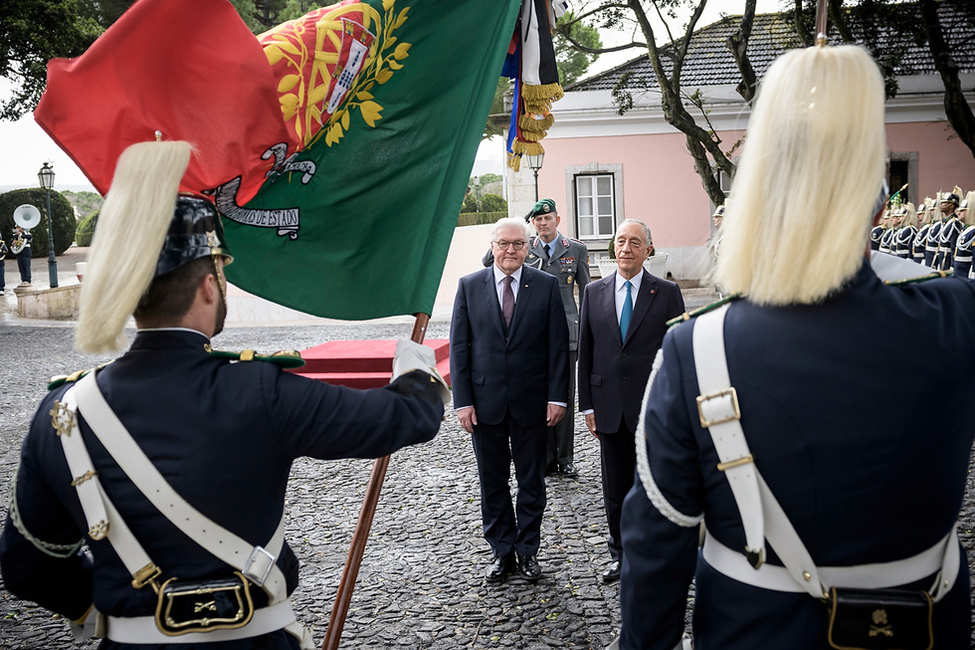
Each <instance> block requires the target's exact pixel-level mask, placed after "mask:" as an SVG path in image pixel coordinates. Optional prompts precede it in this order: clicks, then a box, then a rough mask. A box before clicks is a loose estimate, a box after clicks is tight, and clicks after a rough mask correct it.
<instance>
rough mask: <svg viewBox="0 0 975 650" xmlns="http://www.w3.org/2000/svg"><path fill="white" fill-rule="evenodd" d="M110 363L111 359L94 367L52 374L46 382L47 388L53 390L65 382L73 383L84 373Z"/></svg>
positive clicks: (99, 368)
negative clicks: (65, 373) (69, 372)
mask: <svg viewBox="0 0 975 650" xmlns="http://www.w3.org/2000/svg"><path fill="white" fill-rule="evenodd" d="M110 363H111V361H106V362H105V363H103V364H101V365H98V366H95V367H94V368H88V369H87V370H79V371H77V372H73V373H71V374H70V375H54V376H53V377H51V379H50V380H49V381H48V382H47V389H48V390H54V389H55V388H57V387H59V386H64V385H65V384H71V383H74V382H76V381H78V380H79V379H81V378H82V377H84V376H85V375H87V374H88V373H89V372H92V371H93V370H101V369H102V368H104V367H105V366H107V365H108V364H110Z"/></svg>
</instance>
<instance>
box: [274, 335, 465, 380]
mask: <svg viewBox="0 0 975 650" xmlns="http://www.w3.org/2000/svg"><path fill="white" fill-rule="evenodd" d="M423 345H425V346H427V347H429V348H433V351H434V355H435V356H436V359H437V370H439V371H440V374H441V375H442V376H443V378H444V379H445V380H446V381H447V384H450V342H449V341H447V339H429V340H427V341H424V342H423ZM395 352H396V341H395V340H389V341H329V342H328V343H322V344H321V345H316V346H315V347H313V348H308V349H307V350H303V351H302V352H301V356H302V358H303V359H304V360H305V365H304V366H303V367H301V368H296V369H295V370H292V371H291V372H294V373H295V374H298V375H301V376H303V377H309V378H311V379H318V380H320V381H324V382H325V383H328V384H332V385H335V386H348V387H350V388H378V387H380V386H385V385H386V384H388V383H389V379H390V377H392V375H393V353H395Z"/></svg>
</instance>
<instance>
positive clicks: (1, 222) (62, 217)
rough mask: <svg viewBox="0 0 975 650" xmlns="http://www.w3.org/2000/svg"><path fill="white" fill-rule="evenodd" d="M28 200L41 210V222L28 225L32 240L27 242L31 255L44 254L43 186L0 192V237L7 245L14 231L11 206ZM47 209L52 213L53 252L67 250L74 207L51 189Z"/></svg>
mask: <svg viewBox="0 0 975 650" xmlns="http://www.w3.org/2000/svg"><path fill="white" fill-rule="evenodd" d="M25 203H29V204H30V205H33V206H34V207H36V208H37V209H38V210H40V211H41V222H40V223H39V224H38V225H37V226H36V227H35V228H32V229H31V233H32V234H33V235H34V240H33V241H32V242H31V243H30V252H31V257H47V239H48V237H47V190H45V189H42V188H40V187H34V188H30V189H22V190H11V191H9V192H4V193H3V194H0V237H3V240H4V241H5V242H7V245H8V246H9V245H10V240H11V239H12V238H13V233H14V210H16V209H17V207H18V206H20V205H23V204H25ZM51 212H53V213H54V254H55V255H60V254H61V253H63V252H64V251H66V250H68V247H70V246H71V242H73V241H74V233H75V228H76V227H77V225H78V222H77V221H76V220H75V216H74V210H73V209H72V207H71V204H70V203H68V199H66V198H64V197H63V196H61V193H60V192H58V191H56V190H51Z"/></svg>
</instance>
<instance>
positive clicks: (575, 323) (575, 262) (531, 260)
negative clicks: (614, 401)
mask: <svg viewBox="0 0 975 650" xmlns="http://www.w3.org/2000/svg"><path fill="white" fill-rule="evenodd" d="M526 218H527V219H529V220H530V221H531V224H532V226H533V227H534V228H535V232H536V233H538V236H537V237H532V239H531V242H530V244H529V250H528V257H527V258H526V259H525V264H526V265H527V266H531V267H533V268H536V269H539V270H541V271H545V272H546V273H548V274H549V275H553V276H555V278H556V279H557V280H558V281H559V292H560V293H561V296H562V306H563V307H564V308H565V321H566V324H567V325H568V327H569V402H568V405H567V406H566V411H565V417H563V418H562V419H561V420H559V422H558V424H556V425H555V426H554V427H549V428H548V451H547V456H548V463H547V465H546V469H545V473H546V474H556V473H557V474H561V475H562V476H564V477H566V478H575V477H576V476H578V475H579V471H578V470H577V469H576V466H575V460H574V459H575V455H574V451H575V448H574V444H573V443H574V436H575V392H576V385H575V383H576V371H575V368H576V360H577V358H578V345H579V304H578V303H577V302H576V298H575V291H576V288H577V287H578V291H579V301H580V302H581V301H582V295H583V292H584V291H585V289H586V285H587V284H589V281H590V278H591V276H590V273H589V249H588V248H586V245H585V244H583V243H582V242H581V241H578V240H576V239H570V238H569V237H566V236H564V235H562V234H561V233H560V232H559V231H558V226H559V224H560V223H561V221H562V218H561V217H560V216H559V213H558V210H557V209H556V205H555V201H554V200H552V199H542V200H540V201H537V202H536V203H535V205H533V206H532V209H531V211H530V212H529V213H528V215H527V216H526ZM482 262H483V263H484V266H491V265H492V264H494V255H493V253H492V252H491V251H490V250H489V251H488V252H487V254H486V255H485V256H484V259H483V260H482Z"/></svg>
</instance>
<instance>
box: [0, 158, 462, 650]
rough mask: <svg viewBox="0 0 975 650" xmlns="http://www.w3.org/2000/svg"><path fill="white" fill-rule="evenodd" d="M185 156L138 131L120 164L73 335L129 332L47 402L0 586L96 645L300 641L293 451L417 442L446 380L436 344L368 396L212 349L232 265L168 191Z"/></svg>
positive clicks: (275, 361) (284, 645) (210, 209)
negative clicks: (292, 522)
mask: <svg viewBox="0 0 975 650" xmlns="http://www.w3.org/2000/svg"><path fill="white" fill-rule="evenodd" d="M189 158H190V145H189V143H186V142H150V143H140V144H135V145H132V146H130V147H129V148H128V149H126V150H125V152H124V153H123V154H122V156H121V157H120V159H119V162H118V165H117V167H116V171H115V177H114V181H113V182H112V186H111V189H110V191H109V192H108V195H107V197H106V200H105V204H104V207H103V208H102V211H101V215H100V218H99V222H100V224H101V227H100V228H99V229H98V232H97V233H96V234H95V239H94V242H93V243H92V247H91V251H90V253H89V256H88V270H87V274H86V275H85V282H84V284H83V285H82V288H81V302H80V315H79V320H78V328H77V332H76V338H75V346H76V347H77V348H78V349H79V350H80V351H82V352H106V351H110V350H115V349H118V348H119V347H120V346H122V345H124V344H125V341H126V338H125V335H124V333H123V328H124V325H125V323H126V320H127V319H128V317H129V316H130V315H134V316H135V321H136V324H137V326H138V328H139V329H138V333H137V334H136V336H135V340H134V341H133V343H132V345H131V347H130V348H129V350H128V351H127V352H126V353H125V354H123V355H122V356H121V357H119V358H118V359H116V360H115V361H114V362H112V363H110V364H108V365H106V366H105V367H102V368H98V369H93V370H90V371H87V372H78V373H75V374H74V375H71V376H70V377H67V378H61V379H58V380H56V381H53V382H52V386H53V388H52V390H51V392H50V393H49V394H48V396H47V397H46V398H45V399H44V400H43V401H42V402H41V405H40V408H39V409H38V411H37V414H36V415H35V417H34V419H33V422H32V423H31V426H30V431H29V432H28V434H27V437H26V440H25V441H24V444H23V450H22V456H21V462H20V467H19V469H18V470H17V473H16V479H15V482H14V483H12V485H11V490H10V501H9V516H8V518H7V520H6V524H5V527H4V530H3V534H2V536H0V569H2V572H3V582H4V586H5V587H6V588H7V589H8V590H9V591H10V592H11V593H13V594H15V595H17V596H18V597H20V598H24V599H27V600H32V601H34V602H37V603H38V604H39V605H41V606H42V607H45V608H47V609H50V610H51V611H54V612H56V613H58V614H60V615H62V616H64V617H65V618H67V619H69V620H70V621H73V622H74V625H73V629H75V630H76V632H77V635H78V636H79V638H84V637H85V635H86V630H87V634H88V635H90V633H91V632H94V633H95V635H96V636H105V637H106V640H105V641H103V642H102V644H101V645H100V646H99V647H101V648H108V649H112V648H122V647H126V648H127V647H134V646H138V647H139V648H147V649H152V648H156V649H160V648H163V647H165V646H167V645H169V644H180V645H176V646H174V647H181V648H198V647H209V644H217V645H219V647H220V648H226V649H228V650H244V649H252V648H253V649H256V648H261V649H275V650H284V649H288V650H295V649H297V648H299V647H300V648H313V647H314V645H313V643H312V642H311V638H310V634H308V633H307V632H306V631H305V630H303V629H302V627H301V626H300V625H299V624H298V623H297V621H296V619H295V615H294V613H293V612H292V610H291V602H290V596H291V593H292V592H293V591H294V590H295V588H296V587H297V584H298V560H297V558H296V557H295V554H294V552H292V550H291V548H290V547H289V546H288V543H287V541H286V540H285V539H284V505H285V504H284V498H285V489H286V487H287V483H288V474H289V472H290V469H291V465H292V462H293V461H294V460H295V459H296V458H298V457H300V456H311V457H313V458H319V459H333V458H374V457H380V456H383V455H386V454H390V453H392V452H394V451H396V450H397V449H399V448H400V447H403V446H405V445H410V444H415V443H420V442H425V441H428V440H431V439H432V438H433V437H434V435H435V434H436V432H437V430H438V428H439V426H440V421H441V417H442V415H443V402H444V395H445V394H446V393H445V392H444V391H445V390H446V386H445V385H442V383H441V382H442V380H440V378H439V377H438V376H434V375H431V374H429V372H430V366H433V365H434V363H433V355H432V350H430V354H426V353H424V351H423V350H416V348H420V347H423V346H418V345H416V344H412V343H410V342H408V341H405V342H401V343H405V344H406V345H404V346H402V351H400V350H398V352H397V356H396V360H395V361H394V364H393V367H394V375H396V374H398V375H399V376H398V377H397V378H396V379H394V381H392V383H390V384H389V385H388V386H386V387H385V388H379V389H373V390H364V391H359V390H352V389H348V388H342V387H335V386H329V385H327V384H325V383H322V382H319V381H315V380H311V379H306V378H304V377H300V376H298V375H294V374H290V373H286V372H283V369H284V368H286V367H297V366H299V365H302V364H303V362H302V361H301V358H300V356H299V355H298V353H296V352H292V353H276V354H274V355H271V356H267V357H265V356H259V355H255V354H254V352H253V350H248V351H245V352H241V353H229V352H219V351H215V350H212V349H211V346H210V339H211V337H212V336H214V335H215V334H217V333H218V332H220V330H221V329H222V327H223V322H224V316H225V314H226V298H225V295H226V294H225V288H226V280H225V279H224V274H223V267H224V266H225V265H226V264H229V263H230V261H231V258H230V255H229V253H228V251H227V249H226V247H225V245H224V242H223V231H222V228H221V225H220V218H219V217H218V214H217V211H216V209H215V207H214V205H213V203H212V202H211V201H210V200H209V199H206V198H204V197H201V196H194V195H177V188H178V187H179V183H180V179H181V177H182V176H183V173H184V171H185V169H186V167H187V163H188V161H189ZM427 349H428V350H429V348H427ZM411 357H412V359H411ZM420 367H423V368H425V370H411V368H420ZM434 372H435V371H434ZM130 644H132V645H130ZM182 644H190V645H182Z"/></svg>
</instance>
